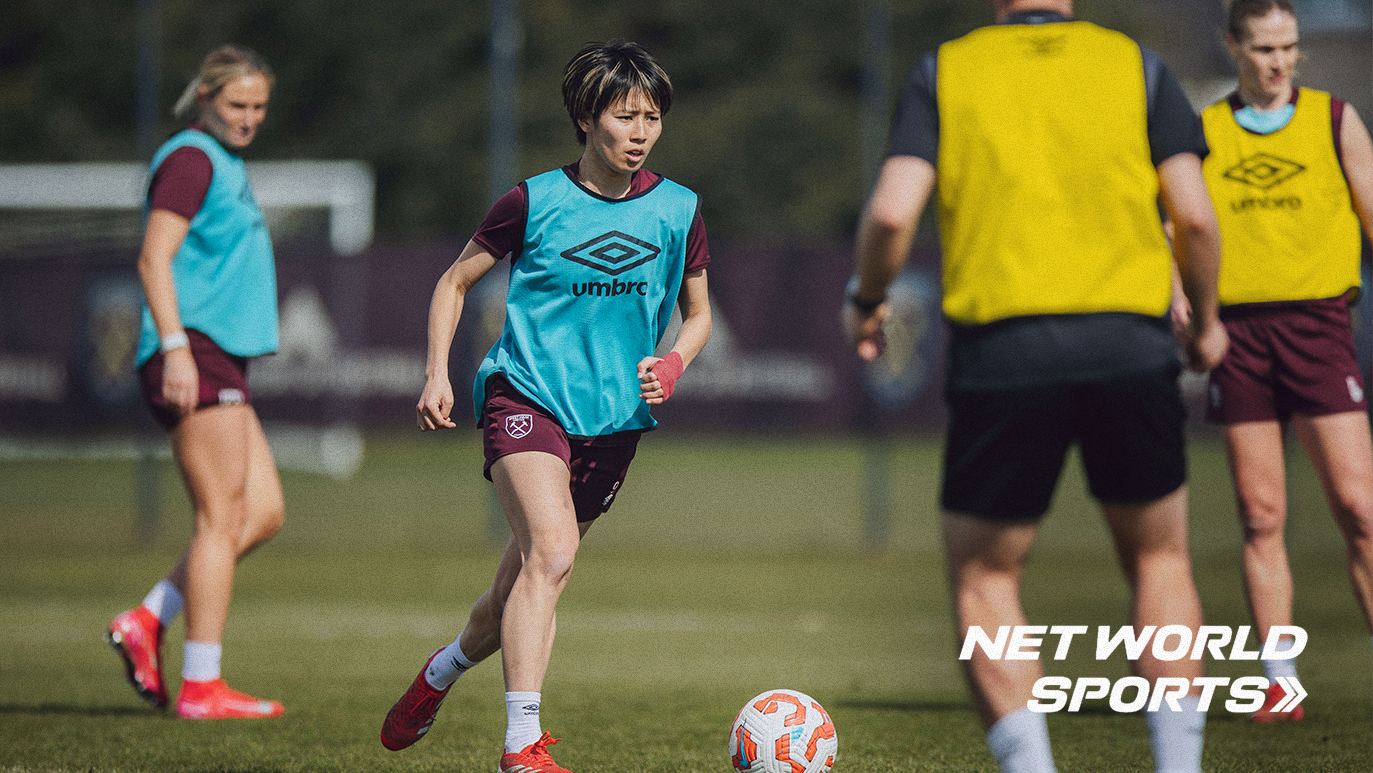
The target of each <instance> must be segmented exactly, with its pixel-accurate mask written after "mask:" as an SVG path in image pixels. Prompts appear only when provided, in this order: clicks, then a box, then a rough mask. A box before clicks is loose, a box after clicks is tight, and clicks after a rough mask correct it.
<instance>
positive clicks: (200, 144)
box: [106, 46, 285, 719]
mask: <svg viewBox="0 0 1373 773" xmlns="http://www.w3.org/2000/svg"><path fill="white" fill-rule="evenodd" d="M271 90H272V73H271V70H270V69H268V67H267V64H266V63H265V62H263V61H262V59H261V57H259V56H258V55H257V54H255V53H253V52H252V51H249V50H248V49H246V48H242V47H239V46H224V47H221V48H219V49H217V50H215V51H213V52H212V53H211V54H210V55H209V56H208V57H207V58H206V59H205V62H204V64H203V65H202V66H201V70H200V75H199V76H198V77H197V78H196V79H195V80H193V81H192V82H191V84H190V85H189V86H188V87H187V88H186V91H185V93H184V94H183V95H182V97H181V100H180V101H179V102H178V103H177V108H176V113H177V114H178V115H180V114H182V113H184V112H187V111H189V110H191V109H192V108H195V109H196V110H197V114H198V118H197V120H196V122H195V123H194V124H192V125H191V127H190V128H188V129H186V130H185V131H182V132H180V133H178V134H176V135H175V136H173V137H172V138H171V139H170V140H168V141H167V142H166V143H164V144H163V145H162V147H161V148H159V149H158V151H157V153H156V154H155V155H154V157H153V160H152V165H151V169H152V172H151V175H150V182H149V184H148V222H147V227H146V231H145V233H144V238H143V248H142V252H141V253H140V254H139V258H138V273H139V276H140V277H141V279H142V280H143V292H144V295H145V296H146V297H147V303H146V305H145V306H144V308H143V331H142V339H141V341H140V344H139V349H138V357H137V365H138V369H139V370H138V372H139V377H140V380H141V381H142V383H143V395H144V397H145V399H146V400H147V401H148V404H149V406H150V407H151V408H152V412H153V416H154V417H155V418H156V419H157V420H158V422H159V423H160V424H162V425H163V427H165V428H166V429H167V430H168V432H170V434H171V441H172V453H173V454H174V455H175V457H176V462H177V466H178V467H180V469H181V477H182V479H183V480H184V481H185V483H186V489H187V491H188V493H189V494H190V497H191V503H192V505H193V507H194V508H195V531H194V532H193V534H192V536H191V544H190V547H189V548H188V549H187V550H186V553H185V555H184V556H182V558H181V560H180V561H179V562H178V563H177V564H176V566H175V567H174V568H173V569H172V570H171V572H169V573H168V574H167V576H166V577H165V578H164V579H163V580H162V581H160V582H158V583H157V585H155V586H154V587H153V589H152V591H151V592H150V593H149V594H148V596H147V597H146V598H145V599H144V601H143V603H142V604H141V605H140V606H138V607H135V608H134V609H131V610H129V611H127V612H124V613H123V614H121V615H119V616H118V617H116V618H115V619H114V621H113V622H112V623H110V627H109V631H108V632H107V633H106V639H107V640H108V641H109V643H110V645H111V646H112V647H113V648H114V650H115V652H116V653H118V654H119V655H120V657H122V658H123V660H124V665H125V669H126V671H127V674H128V678H129V681H130V683H132V684H133V686H134V689H135V690H137V691H138V693H139V695H141V696H142V697H143V698H144V699H145V700H147V701H148V702H149V703H151V704H152V705H153V706H157V707H162V706H165V705H166V704H167V687H166V684H165V681H164V680H163V677H162V657H161V645H162V634H163V631H164V630H165V629H166V626H167V624H169V623H170V622H171V621H172V619H173V618H175V617H176V614H177V613H178V612H179V611H180V610H181V608H182V607H183V605H184V607H185V610H186V644H185V657H184V659H183V663H182V671H181V676H182V682H181V693H180V695H179V696H178V698H177V702H176V711H177V713H178V714H179V715H181V716H182V717H186V718H190V719H230V718H254V717H274V716H278V715H280V714H281V713H282V707H281V704H280V703H278V702H276V701H265V700H258V699H256V698H253V697H251V696H249V695H244V694H243V693H241V692H238V691H236V690H232V689H230V688H229V686H228V685H227V684H225V683H224V680H223V679H221V678H220V670H219V664H220V654H221V651H222V647H221V640H222V638H223V635H224V622H225V618H226V617H227V616H228V612H229V597H230V595H231V594H232V592H233V582H234V567H235V564H237V562H238V560H239V559H241V558H242V557H243V556H244V555H245V554H247V553H248V552H249V551H250V550H252V549H253V548H255V547H257V546H258V545H260V544H262V543H263V542H265V541H266V540H267V539H269V538H270V537H271V536H272V535H274V534H276V532H277V530H278V529H280V528H281V524H282V521H283V519H284V518H285V506H284V504H283V500H282V494H281V480H280V478H279V477H278V476H277V470H276V465H275V463H274V462H273V461H272V453H271V450H270V449H269V448H268V447H267V438H266V436H265V435H264V434H263V432H262V425H261V424H260V423H259V422H258V418H257V413H256V412H255V411H254V410H253V407H252V405H251V403H250V393H249V391H248V381H247V368H248V358H249V357H255V356H257V355H260V354H267V353H270V352H274V351H276V348H277V296H276V264H275V261H274V258H273V256H272V242H271V240H270V239H269V238H268V235H267V228H266V226H265V225H264V223H263V218H262V210H260V209H259V208H258V206H257V202H256V201H255V200H254V199H253V194H252V190H251V188H249V186H248V175H247V171H246V169H245V167H244V165H243V159H242V158H240V157H239V153H240V151H242V150H243V149H244V148H246V147H247V146H248V145H249V143H251V142H252V141H253V138H254V137H255V136H256V135H257V129H258V126H259V125H260V124H261V123H262V120H263V118H264V117H265V116H266V114H267V100H268V98H269V97H270V96H271Z"/></svg>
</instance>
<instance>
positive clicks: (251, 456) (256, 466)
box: [166, 409, 286, 594]
mask: <svg viewBox="0 0 1373 773" xmlns="http://www.w3.org/2000/svg"><path fill="white" fill-rule="evenodd" d="M249 413H250V414H251V415H250V416H249V426H248V479H247V486H246V488H245V490H244V503H245V506H246V517H245V518H244V521H243V528H242V529H241V530H240V531H239V535H238V539H237V542H236V548H235V553H236V558H235V561H236V562H237V561H242V560H243V559H244V557H246V556H247V555H248V554H249V553H251V552H253V550H254V549H256V548H257V547H258V546H260V545H262V544H263V543H264V542H266V541H267V540H269V539H271V538H272V537H273V536H275V535H276V533H277V532H278V531H280V530H281V527H282V525H283V524H284V523H285V521H286V500H285V497H284V495H283V494H282V490H281V476H280V474H279V473H278V472H277V467H276V461H275V460H274V459H273V458H272V448H271V446H270V445H268V443H267V434H266V433H265V432H263V430H262V422H261V421H259V420H258V417H257V413H256V412H255V411H252V410H251V409H250V410H249ZM189 555H190V551H189V549H188V550H187V552H186V553H183V554H182V556H181V559H180V560H179V561H177V563H176V565H175V566H173V567H172V570H171V571H170V572H168V573H167V577H166V579H167V581H168V582H170V583H171V584H172V585H174V586H175V587H176V588H177V589H178V590H180V591H181V592H182V593H183V594H184V593H185V592H186V563H187V559H188V556H189Z"/></svg>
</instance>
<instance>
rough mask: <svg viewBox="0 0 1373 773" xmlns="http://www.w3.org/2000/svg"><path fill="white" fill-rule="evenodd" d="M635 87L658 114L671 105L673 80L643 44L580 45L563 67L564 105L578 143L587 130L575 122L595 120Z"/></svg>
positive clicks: (584, 138) (617, 42) (615, 42)
mask: <svg viewBox="0 0 1373 773" xmlns="http://www.w3.org/2000/svg"><path fill="white" fill-rule="evenodd" d="M635 89H638V90H639V91H642V92H643V93H644V94H645V95H646V96H647V97H648V98H649V99H651V100H653V104H654V106H656V107H657V108H658V112H659V113H667V111H668V108H670V107H671V106H672V81H671V80H669V79H668V77H667V73H666V72H664V71H663V68H662V66H661V65H659V64H658V60H657V59H654V58H653V55H652V54H650V53H649V52H647V51H645V50H644V49H643V47H642V46H640V45H639V44H637V43H630V42H629V41H625V40H612V41H610V42H608V43H587V44H586V45H584V46H582V50H580V51H578V52H577V55H576V56H574V57H572V60H571V61H570V62H568V63H567V67H566V68H564V69H563V105H565V106H566V107H567V114H568V115H569V116H571V118H572V126H573V128H575V129H576V130H577V142H578V143H580V144H582V145H585V144H586V132H584V131H582V127H580V126H578V125H577V121H579V120H581V119H583V118H590V119H593V120H594V119H595V118H596V117H598V116H599V115H600V114H601V113H603V112H605V111H606V109H607V108H609V107H610V106H611V105H613V104H615V102H616V101H618V100H621V99H624V97H625V95H627V94H629V92H631V91H634V90H635Z"/></svg>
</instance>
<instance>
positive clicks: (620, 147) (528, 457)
mask: <svg viewBox="0 0 1373 773" xmlns="http://www.w3.org/2000/svg"><path fill="white" fill-rule="evenodd" d="M671 101H672V85H671V83H670V82H669V80H668V77H667V74H666V73H664V72H663V70H662V68H661V67H660V66H659V65H658V63H657V61H655V60H654V59H653V57H652V56H650V55H649V54H648V53H647V52H646V51H644V50H643V49H642V48H640V47H639V46H637V45H635V44H633V43H623V42H615V43H606V44H590V45H588V46H586V47H584V48H583V49H582V50H581V51H580V52H578V53H577V55H576V56H575V57H573V59H572V61H571V62H569V63H568V65H567V67H566V69H565V70H564V73H563V102H564V104H565V105H566V107H567V111H568V114H569V116H570V117H571V118H572V122H573V124H574V126H575V127H576V132H577V139H578V141H579V142H580V143H581V144H582V145H584V146H585V149H584V151H583V153H582V157H581V159H580V160H579V161H577V162H576V163H573V164H571V165H569V166H566V167H563V168H561V169H556V170H553V171H551V172H546V173H544V174H541V175H537V176H535V177H532V178H530V179H528V180H526V181H524V182H523V183H521V184H520V185H519V187H517V188H515V189H514V190H512V191H511V192H510V193H508V194H506V195H505V196H503V197H502V198H501V199H500V200H499V201H498V202H496V204H495V205H494V206H493V207H492V209H491V210H490V212H489V213H488V214H487V216H486V219H485V221H484V222H483V223H482V226H481V228H480V229H479V230H478V231H477V233H476V234H475V235H474V236H473V237H472V240H471V241H470V242H468V244H467V246H466V248H465V249H464V250H463V252H462V254H461V255H460V256H459V257H458V259H457V261H456V262H455V263H454V264H453V266H452V267H451V268H449V269H448V271H447V273H445V274H444V275H443V278H442V279H440V280H439V284H438V287H437V289H435V291H434V297H433V301H432V304H431V306H430V310H429V362H428V367H427V370H426V382H425V387H424V393H423V395H421V397H420V401H419V405H418V406H417V411H418V422H419V427H420V429H421V430H434V429H438V428H440V427H454V426H456V425H455V424H454V422H453V421H452V419H451V418H450V416H449V414H450V412H451V411H452V408H453V400H454V398H453V389H452V386H451V384H450V383H449V379H448V352H449V348H450V347H451V346H452V342H453V335H454V333H455V331H456V329H457V324H458V319H459V317H460V316H461V313H462V306H463V299H464V297H465V296H466V294H467V292H468V291H469V290H470V289H471V288H472V286H473V285H474V284H475V283H476V282H477V281H478V280H479V279H481V278H482V276H484V275H485V274H486V273H487V272H488V271H490V270H491V269H492V268H494V267H495V266H496V264H497V263H498V262H500V260H501V259H502V258H505V257H506V256H508V257H509V260H510V288H509V293H508V296H507V300H506V322H505V330H504V332H503V333H502V335H501V337H500V339H499V340H498V341H497V342H496V344H495V346H493V347H492V349H491V351H490V353H488V354H487V356H486V359H485V360H484V361H483V362H482V364H481V367H480V368H479V370H478V374H477V379H476V383H475V385H474V389H473V406H474V408H475V410H476V411H477V414H478V419H479V421H478V424H479V426H480V427H481V428H482V437H483V450H484V451H485V456H486V464H485V470H484V472H485V475H486V477H487V478H488V479H489V480H491V481H492V482H493V483H495V486H496V492H497V494H498V496H499V497H500V501H501V505H502V507H503V509H504V510H505V515H506V519H507V520H508V521H509V522H510V530H511V532H512V536H511V538H510V541H509V543H508V544H507V545H506V548H505V553H504V555H503V556H502V557H501V561H500V565H499V566H498V567H497V569H496V576H495V579H494V581H493V582H492V584H491V588H490V589H489V590H488V591H487V592H486V593H485V594H483V595H482V597H481V598H480V599H478V600H477V602H476V604H475V606H473V608H472V613H471V616H470V617H469V619H468V622H467V626H466V627H465V628H464V630H463V631H462V634H461V635H460V636H459V637H458V638H457V639H455V640H454V641H453V643H452V644H449V645H447V646H446V647H441V648H439V649H438V650H436V651H435V652H434V654H433V655H431V656H430V658H429V660H428V661H427V662H426V663H425V666H424V668H423V669H421V671H420V673H419V674H418V675H417V676H416V677H415V680H414V682H413V683H412V684H411V685H410V688H409V689H408V690H407V691H406V692H405V694H404V695H403V696H401V699H400V700H399V701H398V702H397V703H396V705H395V706H394V707H392V709H391V711H390V713H389V714H387V717H386V721H385V723H384V725H383V726H382V730H381V741H382V743H383V744H384V745H385V746H386V747H387V748H388V749H392V750H397V749H403V748H405V747H407V746H409V745H411V744H413V743H415V742H416V741H418V740H419V739H420V738H421V737H423V735H424V733H426V732H428V730H429V727H430V725H431V724H432V723H433V721H434V715H435V712H437V711H438V708H439V705H440V704H442V702H443V699H444V697H446V695H447V693H448V690H449V689H450V687H451V686H452V684H453V682H454V681H455V680H456V679H457V678H458V677H459V676H461V675H462V673H463V672H464V671H466V670H467V669H468V668H470V667H472V666H473V665H474V664H476V663H478V662H480V661H482V660H483V659H485V658H487V657H489V656H490V655H492V654H494V653H495V652H496V651H497V650H500V651H501V653H502V660H503V664H504V670H505V688H506V694H505V698H506V710H507V711H506V714H507V721H508V724H507V730H506V737H505V749H504V753H503V754H502V756H501V762H500V771H501V772H502V773H506V772H507V771H521V773H558V771H563V770H564V768H561V767H559V766H558V765H557V764H556V763H555V762H553V759H552V757H550V756H549V754H548V750H547V747H548V746H549V745H550V744H552V743H554V742H555V741H556V740H557V739H554V738H552V737H551V736H550V735H549V734H548V733H545V732H543V731H542V728H541V725H540V722H539V706H540V701H541V697H542V696H541V690H542V687H543V679H544V674H545V672H546V670H547V668H548V662H549V655H550V653H551V651H552V646H553V635H554V608H555V607H556V605H557V602H558V598H559V596H560V594H561V593H562V590H563V588H564V586H565V585H566V583H567V580H568V576H569V575H570V573H571V571H572V562H573V558H574V557H575V555H576V553H577V547H578V545H579V544H580V541H581V538H582V536H583V535H585V534H586V531H587V529H589V528H590V527H591V524H592V523H593V522H594V521H595V519H596V518H597V517H599V516H600V515H601V514H603V513H605V512H606V511H607V510H608V509H609V508H610V505H611V503H612V502H613V501H614V498H615V495H616V493H617V492H618V491H619V489H620V486H621V484H622V483H623V481H624V478H625V473H626V472H627V471H628V469H629V463H630V461H631V460H632V459H633V457H634V452H635V448H636V445H637V443H638V440H639V436H640V434H641V433H643V432H644V431H645V430H650V429H652V428H653V427H654V426H655V424H656V422H655V421H654V419H653V417H652V415H651V414H650V411H649V409H650V406H652V405H658V404H660V403H662V402H664V401H666V400H667V399H668V398H670V397H671V396H672V392H673V387H674V385H675V383H676V381H677V378H678V377H679V376H681V374H682V371H683V370H684V369H685V368H686V367H687V366H688V365H690V364H691V361H692V360H693V359H694V358H695V357H696V355H697V354H698V353H699V352H700V351H701V349H702V347H704V346H705V344H706V340H707V339H708V338H709V337H710V324H711V323H710V304H709V300H708V297H707V291H706V266H707V265H708V264H709V262H710V255H709V250H708V248H707V244H706V236H705V228H704V226H703V225H702V221H701V216H700V211H699V204H698V199H697V196H696V194H695V193H693V192H691V191H690V190H687V189H686V188H683V187H682V186H680V185H677V184H676V183H673V182H671V181H670V180H667V179H665V178H662V177H659V176H658V175H656V174H653V173H652V172H649V171H647V170H645V169H644V168H643V165H644V160H645V159H646V158H647V157H648V154H649V152H650V151H651V150H652V149H653V145H654V143H655V142H656V141H657V140H658V137H659V134H660V133H661V132H662V117H663V114H665V113H666V112H667V111H668V108H669V106H670V105H671ZM674 305H675V306H677V307H678V308H680V310H681V313H682V325H681V328H680V329H679V331H678V333H677V338H676V340H675V341H674V342H673V345H672V349H671V351H670V352H669V353H668V354H667V356H666V357H664V358H662V359H659V358H657V357H654V356H653V352H654V351H655V348H656V347H657V346H658V343H659V341H660V340H661V339H662V337H663V335H664V333H665V332H666V330H667V326H668V321H669V319H670V317H671V316H672V310H673V307H674Z"/></svg>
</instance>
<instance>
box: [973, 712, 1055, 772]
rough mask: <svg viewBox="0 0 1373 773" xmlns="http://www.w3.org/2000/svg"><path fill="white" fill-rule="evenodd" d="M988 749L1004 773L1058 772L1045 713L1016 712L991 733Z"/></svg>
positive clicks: (1001, 720)
mask: <svg viewBox="0 0 1373 773" xmlns="http://www.w3.org/2000/svg"><path fill="white" fill-rule="evenodd" d="M987 748H988V749H990V750H991V752H992V756H993V757H995V758H996V764H998V765H1000V766H1001V770H1002V771H1003V773H1056V771H1057V770H1058V769H1057V768H1055V767H1054V754H1053V751H1052V750H1051V749H1050V748H1049V723H1048V722H1047V721H1045V719H1044V715H1043V714H1036V713H1035V712H1033V711H1030V710H1029V709H1027V708H1026V709H1016V710H1015V711H1012V712H1011V713H1009V714H1007V715H1006V716H1004V717H1002V718H1001V719H998V720H997V721H996V724H994V725H992V729H991V730H988V731H987Z"/></svg>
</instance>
